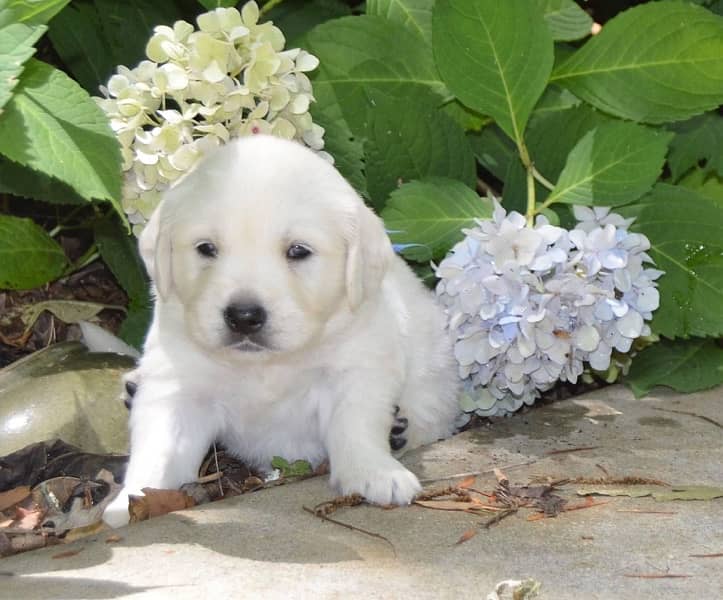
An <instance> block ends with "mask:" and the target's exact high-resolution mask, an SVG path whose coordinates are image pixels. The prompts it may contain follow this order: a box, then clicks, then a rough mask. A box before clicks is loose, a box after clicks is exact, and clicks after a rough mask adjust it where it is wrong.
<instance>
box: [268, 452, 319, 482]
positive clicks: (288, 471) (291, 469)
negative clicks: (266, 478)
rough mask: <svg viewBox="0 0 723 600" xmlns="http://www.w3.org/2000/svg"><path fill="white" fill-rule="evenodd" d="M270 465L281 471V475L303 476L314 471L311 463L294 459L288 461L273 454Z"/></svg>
mask: <svg viewBox="0 0 723 600" xmlns="http://www.w3.org/2000/svg"><path fill="white" fill-rule="evenodd" d="M271 466H272V467H273V468H274V469H278V470H279V471H281V476H282V477H303V476H304V475H311V474H312V473H313V472H314V469H312V468H311V464H309V462H307V461H305V460H295V461H294V462H292V463H290V462H289V461H288V460H286V459H285V458H282V457H281V456H274V457H273V458H272V459H271Z"/></svg>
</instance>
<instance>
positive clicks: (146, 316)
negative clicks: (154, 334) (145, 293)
mask: <svg viewBox="0 0 723 600" xmlns="http://www.w3.org/2000/svg"><path fill="white" fill-rule="evenodd" d="M152 317H153V309H152V307H151V306H149V305H146V304H136V303H135V302H131V303H130V304H129V305H128V315H127V316H126V318H125V319H124V320H123V323H121V326H120V329H119V330H118V337H120V338H121V339H122V340H123V341H124V342H126V343H127V344H130V345H131V346H133V347H134V348H137V349H140V348H141V347H142V346H143V341H144V340H145V339H146V333H148V328H149V327H150V325H151V318H152Z"/></svg>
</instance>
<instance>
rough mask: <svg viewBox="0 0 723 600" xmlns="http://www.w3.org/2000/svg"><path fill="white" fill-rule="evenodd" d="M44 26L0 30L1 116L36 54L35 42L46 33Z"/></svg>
mask: <svg viewBox="0 0 723 600" xmlns="http://www.w3.org/2000/svg"><path fill="white" fill-rule="evenodd" d="M45 29H46V27H45V26H44V25H35V26H33V27H31V26H29V25H24V24H22V23H14V24H11V25H6V26H4V27H2V28H0V115H2V113H3V110H2V109H3V107H4V106H5V105H6V104H7V102H8V100H10V96H12V91H13V89H14V88H15V86H16V85H17V83H18V77H20V74H21V73H22V72H23V66H24V65H25V61H27V60H28V59H29V58H30V57H31V56H32V55H33V54H35V48H34V45H35V42H37V41H38V40H39V39H40V37H41V36H42V35H43V33H45Z"/></svg>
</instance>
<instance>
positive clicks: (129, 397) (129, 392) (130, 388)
mask: <svg viewBox="0 0 723 600" xmlns="http://www.w3.org/2000/svg"><path fill="white" fill-rule="evenodd" d="M125 389H126V396H125V397H124V398H123V404H125V405H126V408H127V409H128V410H130V409H131V405H132V404H133V396H135V395H136V392H137V391H138V384H137V383H136V382H135V381H131V380H130V379H128V380H126V382H125Z"/></svg>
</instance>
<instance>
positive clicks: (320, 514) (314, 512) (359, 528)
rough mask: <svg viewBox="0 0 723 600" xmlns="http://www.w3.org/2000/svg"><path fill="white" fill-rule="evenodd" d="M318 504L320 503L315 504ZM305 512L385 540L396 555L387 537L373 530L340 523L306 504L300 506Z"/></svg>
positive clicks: (395, 555)
mask: <svg viewBox="0 0 723 600" xmlns="http://www.w3.org/2000/svg"><path fill="white" fill-rule="evenodd" d="M322 504H328V503H327V502H322ZM317 506H320V505H317ZM301 508H303V509H304V510H305V511H306V512H308V513H309V514H312V515H314V516H315V517H317V518H318V519H321V520H322V521H328V522H329V523H334V525H341V526H342V527H345V528H346V529H349V530H350V531H358V532H359V533H363V534H364V535H368V536H369V537H373V538H377V539H379V540H382V541H383V542H386V543H387V544H389V547H390V548H391V549H392V552H393V553H394V558H396V557H397V549H396V548H395V547H394V544H392V542H390V541H389V539H388V538H385V537H384V536H383V535H382V534H380V533H374V532H373V531H367V530H366V529H362V528H361V527H356V526H355V525H350V524H349V523H342V522H341V521H337V520H336V519H332V518H331V517H329V516H327V515H325V514H322V513H320V512H317V510H316V507H315V508H313V509H312V508H309V507H308V506H302V507H301Z"/></svg>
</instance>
